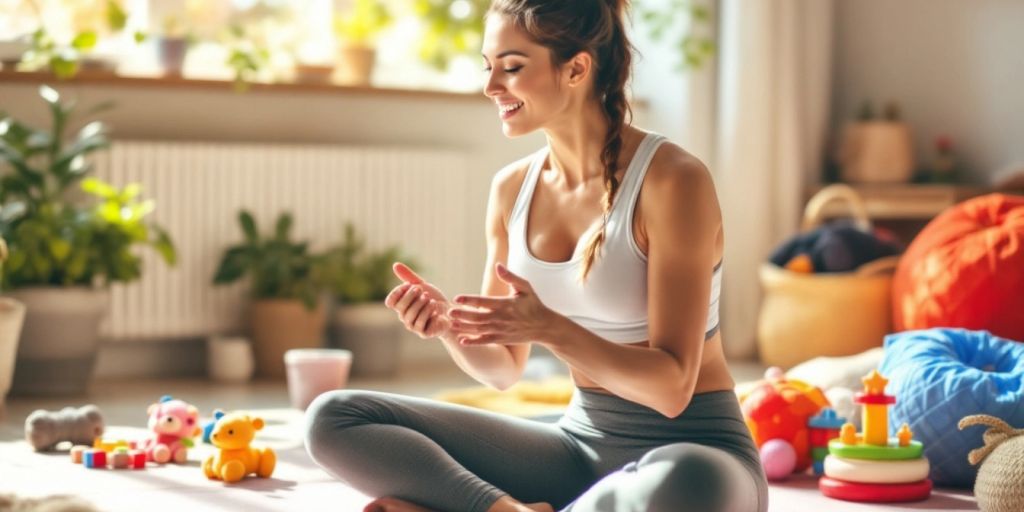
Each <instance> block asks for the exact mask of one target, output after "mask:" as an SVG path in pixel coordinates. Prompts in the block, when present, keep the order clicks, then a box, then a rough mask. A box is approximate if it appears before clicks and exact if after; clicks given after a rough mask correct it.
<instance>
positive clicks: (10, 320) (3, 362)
mask: <svg viewBox="0 0 1024 512" xmlns="http://www.w3.org/2000/svg"><path fill="white" fill-rule="evenodd" d="M24 322H25V305H24V304H22V303H20V302H18V301H16V300H14V299H11V298H9V297H0V405H3V403H4V399H5V398H7V391H9V390H10V389H11V379H12V378H13V377H14V360H15V358H16V357H17V355H18V339H19V336H20V335H21V326H22V325H23V324H24Z"/></svg>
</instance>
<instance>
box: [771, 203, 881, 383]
mask: <svg viewBox="0 0 1024 512" xmlns="http://www.w3.org/2000/svg"><path fill="white" fill-rule="evenodd" d="M833 201H842V202H843V203H844V204H845V205H846V206H847V208H848V211H849V212H850V216H851V217H852V218H853V220H854V222H855V223H856V225H857V226H858V227H859V228H860V229H862V230H865V231H870V230H871V220H870V219H869V218H868V215H867V208H866V207H865V206H864V201H863V200H862V199H861V198H860V196H859V195H858V194H857V192H856V191H854V190H853V189H852V188H850V187H848V186H846V185H831V186H829V187H826V188H824V189H822V190H821V191H820V192H818V193H817V194H815V196H814V197H812V198H811V200H810V201H808V203H807V207H806V208H805V210H804V219H803V224H802V227H801V229H802V231H804V232H807V231H810V230H812V229H814V228H815V227H817V226H819V225H821V223H822V222H823V215H822V212H823V210H824V208H825V206H826V205H827V204H829V203H831V202H833ZM898 262H899V257H898V256H890V257H885V258H880V259H877V260H875V261H872V262H869V263H866V264H864V265H862V266H861V267H860V268H858V269H856V270H854V271H852V272H835V273H821V274H804V273H799V272H791V271H789V270H786V269H784V268H780V267H778V266H776V265H773V264H771V263H765V264H764V265H762V266H761V287H762V289H763V291H764V300H763V302H762V304H761V311H760V316H759V318H758V326H757V338H758V348H759V349H760V355H761V360H762V361H763V362H764V363H765V364H768V365H771V366H781V367H783V368H789V367H791V366H794V365H796V364H799V363H801V362H803V361H806V360H808V359H811V358H814V357H818V356H830V357H835V356H847V355H853V354H859V353H861V352H863V351H865V350H868V349H870V348H873V347H878V346H881V345H882V341H883V338H884V337H885V335H886V334H888V333H889V332H890V331H891V329H892V311H891V310H892V306H891V300H892V298H891V294H890V290H891V288H892V273H893V270H894V269H895V268H896V265H897V263H898Z"/></svg>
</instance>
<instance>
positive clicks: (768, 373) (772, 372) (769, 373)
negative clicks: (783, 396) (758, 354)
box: [764, 366, 786, 381]
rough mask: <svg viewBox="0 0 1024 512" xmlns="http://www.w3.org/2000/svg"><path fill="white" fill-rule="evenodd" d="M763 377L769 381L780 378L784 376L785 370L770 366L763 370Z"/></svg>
mask: <svg viewBox="0 0 1024 512" xmlns="http://www.w3.org/2000/svg"><path fill="white" fill-rule="evenodd" d="M764 378H765V379H766V380H770V381H776V380H782V379H784V378H786V372H784V371H782V368H779V367H778V366H772V367H770V368H768V369H767V370H765V371H764Z"/></svg>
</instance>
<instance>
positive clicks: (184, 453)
mask: <svg viewBox="0 0 1024 512" xmlns="http://www.w3.org/2000/svg"><path fill="white" fill-rule="evenodd" d="M146 412H147V413H148V414H149V429H150V430H152V431H153V434H154V436H153V437H151V438H149V439H147V440H145V441H143V443H142V446H140V449H142V450H144V451H145V452H146V459H148V460H151V461H154V462H158V463H160V464H163V463H165V462H168V461H171V460H173V461H174V462H177V463H179V464H180V463H182V462H185V459H186V458H187V457H188V449H189V448H191V447H192V438H193V437H195V436H197V435H199V434H200V433H201V432H202V429H200V428H199V410H198V409H196V408H195V407H194V406H192V405H189V404H188V403H186V402H183V401H181V400H174V399H172V398H171V397H170V396H168V395H164V396H163V397H161V398H160V401H159V402H157V403H155V404H151V405H150V406H149V408H148V409H146Z"/></svg>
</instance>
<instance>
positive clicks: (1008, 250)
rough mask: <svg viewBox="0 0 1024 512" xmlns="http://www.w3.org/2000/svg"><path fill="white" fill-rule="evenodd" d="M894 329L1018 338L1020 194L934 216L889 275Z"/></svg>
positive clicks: (1023, 235) (1022, 306)
mask: <svg viewBox="0 0 1024 512" xmlns="http://www.w3.org/2000/svg"><path fill="white" fill-rule="evenodd" d="M892 293H893V323H894V325H895V328H896V330H897V331H904V330H912V329H927V328H931V327H962V328H966V329H974V330H988V331H990V332H992V334H995V335H996V336H1001V337H1003V338H1009V339H1012V340H1018V341H1024V196H1016V195H1005V194H990V195H987V196H982V197H977V198H974V199H970V200H968V201H965V202H963V203H960V204H958V205H956V206H954V207H952V208H950V209H948V210H946V211H945V212H943V213H942V214H941V215H939V216H938V217H936V218H935V219H933V220H932V221H931V222H930V223H928V225H927V226H926V227H925V228H924V230H923V231H921V233H920V234H918V235H917V237H916V238H914V240H913V241H912V242H911V244H910V247H908V248H907V251H906V253H904V255H903V257H902V258H901V259H900V264H899V266H898V267H897V269H896V274H895V276H894V277H893V286H892Z"/></svg>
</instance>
